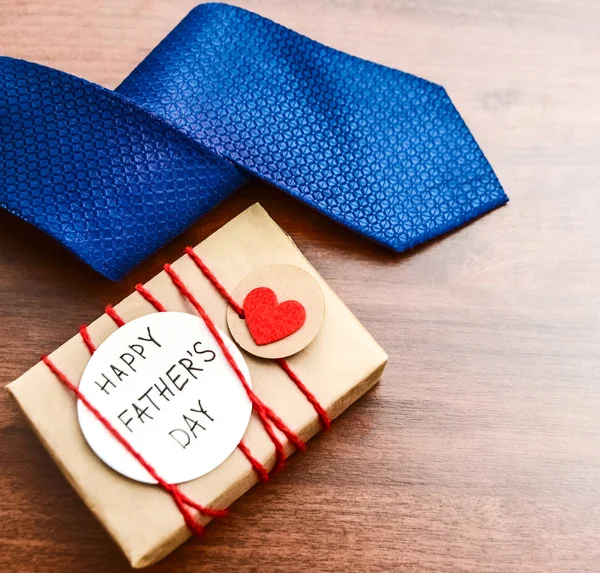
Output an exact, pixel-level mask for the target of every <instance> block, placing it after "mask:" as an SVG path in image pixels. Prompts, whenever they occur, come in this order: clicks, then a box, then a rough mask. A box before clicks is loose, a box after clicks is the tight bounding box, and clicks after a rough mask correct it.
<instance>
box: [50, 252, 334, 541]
mask: <svg viewBox="0 0 600 573" xmlns="http://www.w3.org/2000/svg"><path fill="white" fill-rule="evenodd" d="M185 252H186V253H187V254H188V256H189V257H190V258H191V259H192V260H193V261H194V263H195V264H196V266H197V267H198V268H199V269H200V270H201V271H202V273H203V274H204V276H205V277H206V278H207V279H208V280H209V281H210V282H211V284H212V285H213V286H214V287H215V289H216V290H217V291H218V292H219V294H221V296H222V297H223V298H224V299H225V300H226V301H227V303H228V304H229V305H230V306H231V307H232V308H233V310H234V311H235V312H236V313H237V314H238V316H239V317H240V318H244V310H243V309H242V307H241V306H240V305H239V304H237V302H236V301H235V300H234V299H233V298H232V297H231V295H230V294H229V293H228V292H227V290H226V289H225V287H224V286H223V285H221V283H220V282H219V281H218V279H217V278H216V277H215V275H214V274H213V273H212V272H211V271H210V269H209V268H208V267H207V266H206V265H205V264H204V263H203V261H202V260H201V259H200V257H199V256H198V255H197V254H196V253H195V252H194V250H193V249H192V248H191V247H187V248H186V249H185ZM164 270H165V272H166V273H167V275H168V276H169V278H170V279H171V281H172V282H173V284H174V285H175V286H176V287H177V289H178V290H179V291H180V293H181V294H182V295H183V296H184V297H185V298H186V299H187V300H188V301H189V302H190V304H191V305H192V306H193V307H194V309H195V310H196V312H197V313H198V314H199V315H200V317H201V318H202V320H203V321H204V323H205V324H206V326H207V327H208V329H209V331H210V332H211V334H212V335H213V337H214V338H215V340H216V341H217V343H218V345H219V347H220V348H221V350H222V352H223V354H224V356H225V358H226V359H227V362H228V363H229V364H230V366H231V367H232V368H233V370H234V372H235V373H236V374H237V376H238V378H239V380H240V382H241V383H242V386H243V387H244V389H245V390H246V394H247V395H248V398H249V399H250V401H251V402H252V405H253V406H254V408H255V410H256V412H257V414H258V416H259V418H260V420H261V422H262V424H263V427H264V428H265V431H266V432H267V434H268V436H269V438H270V439H271V441H272V442H273V445H274V446H275V457H276V461H275V470H276V471H277V470H279V469H281V468H282V467H283V464H284V462H285V450H284V447H283V445H282V443H281V441H280V440H279V438H278V437H277V435H276V434H275V431H274V429H273V427H272V425H271V424H273V425H274V426H275V427H276V428H277V429H278V430H279V431H281V432H282V433H283V434H284V435H285V436H286V437H287V438H288V440H289V441H290V442H291V443H292V444H293V445H294V446H295V447H296V448H298V449H300V450H304V449H305V444H304V442H303V441H302V440H301V439H300V438H299V437H298V436H297V435H296V434H295V433H294V432H293V431H292V430H291V429H290V428H289V427H288V426H287V425H286V424H285V423H284V422H283V420H282V419H281V418H279V416H277V414H276V413H275V412H274V411H273V410H272V409H271V408H269V407H268V406H267V405H266V404H264V403H263V402H262V400H261V399H260V398H259V397H258V396H257V395H256V394H255V393H254V391H253V390H252V388H250V386H249V384H248V382H247V380H246V378H245V377H244V375H243V373H242V371H241V370H240V369H239V367H238V365H237V363H236V362H235V360H234V359H233V356H232V355H231V353H230V352H229V350H228V348H227V347H226V346H225V343H224V341H223V339H222V337H221V335H220V333H219V331H218V330H217V328H216V326H215V324H214V322H213V321H212V320H211V318H210V317H209V316H208V314H207V313H206V311H205V310H204V308H203V307H202V305H201V304H200V303H199V302H198V300H197V299H196V298H195V297H194V295H193V294H192V293H191V291H190V290H189V289H188V288H187V287H186V286H185V284H184V283H183V281H182V280H181V278H180V277H179V275H178V274H177V273H176V272H175V271H174V270H173V269H172V267H171V265H168V264H167V265H165V266H164ZM135 289H136V291H137V292H139V293H140V295H142V296H143V297H144V299H145V300H147V301H148V302H149V303H150V304H152V306H153V307H154V308H155V309H156V310H157V311H159V312H166V310H167V309H166V307H165V306H164V305H163V304H162V303H161V302H160V301H159V300H158V299H156V298H155V297H154V296H153V295H152V294H151V293H150V292H149V291H148V290H147V289H146V288H145V287H144V286H143V285H141V284H138V285H136V287H135ZM105 312H106V314H107V315H108V316H109V317H110V318H112V320H113V321H114V322H115V324H116V325H117V327H121V326H123V325H124V324H125V321H124V320H123V319H122V318H121V317H120V316H119V314H118V313H117V312H116V311H115V309H114V308H113V307H112V306H110V305H108V306H107V307H106V308H105ZM79 332H80V334H81V338H82V339H83V342H84V343H85V345H86V347H87V348H88V350H89V352H90V354H93V353H94V352H95V350H96V346H95V344H94V343H93V341H92V339H91V336H90V334H89V331H88V329H87V326H85V325H83V326H81V327H80V329H79ZM42 361H43V362H44V364H46V366H47V367H48V368H49V369H50V370H51V372H52V373H53V374H54V375H55V376H56V377H57V378H58V379H59V380H60V381H61V382H62V383H63V384H64V385H65V386H66V387H67V388H68V389H69V390H71V391H72V392H73V393H74V394H75V395H76V396H77V398H78V399H79V400H80V401H81V402H82V403H83V404H84V405H85V407H86V408H87V409H88V410H89V411H90V412H91V413H92V414H93V415H94V416H95V417H96V418H97V419H98V420H99V421H100V422H101V423H102V424H103V425H104V427H105V428H106V429H107V430H108V432H109V433H110V434H111V435H112V436H113V437H114V438H115V439H116V440H117V441H118V442H119V443H120V444H121V445H123V447H124V448H125V449H126V450H127V451H128V452H129V453H130V454H131V455H132V456H133V457H134V458H135V459H136V460H137V461H138V462H139V463H140V464H141V465H142V467H143V468H144V469H145V470H146V471H147V472H148V473H149V474H150V475H151V476H152V477H153V478H154V479H155V480H156V481H157V482H158V484H159V485H160V486H161V487H162V488H163V489H164V490H165V491H166V492H167V493H169V494H170V495H171V497H172V498H173V501H174V502H175V505H176V506H177V508H178V509H179V511H180V513H181V514H182V516H183V518H184V520H185V523H186V524H187V526H188V527H189V528H190V530H191V531H192V532H194V533H196V534H197V535H200V534H202V532H203V528H202V526H201V525H200V524H199V523H198V522H197V521H196V519H195V518H194V515H193V514H192V512H191V511H190V508H192V509H195V510H196V511H198V512H199V513H201V514H203V515H206V516H210V517H220V516H223V515H226V514H227V510H226V509H211V508H207V507H204V506H202V505H200V504H198V503H196V502H195V501H193V500H192V499H190V498H189V497H187V496H186V495H185V494H184V493H183V492H182V491H181V490H180V489H179V488H178V487H177V486H176V485H174V484H169V483H167V482H166V481H165V480H164V479H163V478H161V477H160V476H159V475H158V473H157V472H156V470H155V469H154V468H153V467H152V466H151V465H150V464H149V463H148V462H147V461H146V460H145V459H144V458H143V457H142V456H141V455H140V454H139V453H138V452H137V451H136V450H135V449H134V448H133V447H132V446H131V444H130V443H129V442H128V441H127V440H126V439H125V438H124V437H123V436H122V435H121V434H120V433H119V432H118V431H117V429H116V428H115V427H114V426H113V425H112V424H111V423H110V422H109V420H108V419H107V418H105V417H104V416H103V415H102V414H101V413H100V411H99V410H97V409H96V408H95V407H94V406H93V404H91V403H90V402H89V401H88V399H87V398H86V397H85V396H84V395H83V394H82V393H81V392H80V391H79V388H78V387H77V386H76V385H75V384H73V383H72V382H71V381H70V380H69V379H68V378H67V376H66V375H65V374H64V373H63V372H62V371H61V370H59V369H58V368H57V367H56V366H55V365H54V363H53V362H52V361H51V360H50V359H49V358H48V357H47V356H42ZM277 363H278V364H279V366H280V367H281V368H282V369H283V370H284V372H285V373H286V374H287V375H288V377H289V378H290V379H291V380H292V381H293V382H294V383H295V384H296V386H297V387H298V389H299V390H300V391H301V392H302V393H303V395H304V396H305V397H306V399H307V400H308V401H309V402H310V404H311V405H312V406H313V407H314V409H315V411H316V412H317V415H318V416H319V419H320V421H321V424H322V425H323V428H324V429H328V428H329V427H330V426H331V420H330V419H329V416H328V415H327V412H326V411H325V409H324V408H323V407H322V406H321V405H320V404H319V402H318V400H317V399H316V398H315V396H314V395H313V394H312V393H311V392H310V391H309V390H308V388H307V387H306V386H305V385H304V383H303V382H302V381H301V380H300V379H299V378H298V376H297V375H296V374H295V373H294V372H293V371H292V369H291V368H290V367H289V365H288V364H287V362H286V361H285V360H284V359H279V360H277ZM238 447H239V449H240V451H241V452H242V453H243V454H244V455H245V456H246V458H247V459H248V461H249V462H250V464H251V465H252V468H253V469H254V470H255V471H256V473H257V475H258V477H259V478H260V479H261V480H262V481H267V480H268V479H269V474H268V471H267V470H266V469H265V467H264V466H263V465H262V464H261V463H260V462H259V461H258V460H257V459H256V458H254V457H253V456H252V454H251V452H250V450H249V449H248V447H247V446H246V444H244V442H243V441H241V442H240V443H239V444H238Z"/></svg>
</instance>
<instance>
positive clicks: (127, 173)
mask: <svg viewBox="0 0 600 573" xmlns="http://www.w3.org/2000/svg"><path fill="white" fill-rule="evenodd" d="M250 177H258V178H260V179H263V180H265V181H268V182H269V183H271V184H273V185H275V186H277V187H279V188H280V189H282V190H283V191H285V192H286V193H289V194H290V195H292V196H294V197H297V198H298V199H300V200H302V201H304V202H306V203H308V204H309V205H311V206H312V207H314V208H316V209H317V210H319V211H321V212H322V213H324V214H326V215H328V216H329V217H331V218H333V219H335V220H336V221H338V222H340V223H341V224H343V225H345V226H346V227H349V228H350V229H353V230H355V231H357V232H359V233H361V234H363V235H365V236H367V237H369V238H371V239H373V240H375V241H377V242H379V243H382V244H383V245H386V246H388V247H390V248H391V249H393V250H395V251H403V250H405V249H407V248H410V247H413V246H415V245H417V244H418V243H421V242H423V241H426V240H428V239H430V238H432V237H434V236H436V235H439V234H442V233H444V232H447V231H449V230H451V229H454V228H456V227H458V226H460V225H462V224H464V223H466V222H467V221H469V220H471V219H473V218H475V217H477V216H479V215H481V214H483V213H485V212H487V211H489V210H491V209H493V208H495V207H498V206H499V205H502V204H504V203H506V201H507V200H508V198H507V197H506V195H505V193H504V191H503V190H502V187H501V185H500V183H499V182H498V179H497V178H496V176H495V174H494V172H493V170H492V168H491V166H490V164H489V163H488V161H487V160H486V158H485V156H484V155H483V152H482V151H481V149H480V148H479V147H478V145H477V143H476V142H475V140H474V138H473V136H472V135H471V133H470V132H469V130H468V128H467V127H466V125H465V123H464V122H463V120H462V118H461V117H460V114H459V113H458V112H457V110H456V109H455V107H454V106H453V104H452V102H451V101H450V99H449V97H448V95H447V94H446V92H445V90H444V88H442V87H441V86H438V85H436V84H433V83H431V82H428V81H425V80H422V79H420V78H417V77H414V76H411V75H409V74H405V73H403V72H399V71H396V70H392V69H390V68H386V67H384V66H380V65H378V64H374V63H371V62H367V61H364V60H361V59H358V58H355V57H353V56H349V55H347V54H344V53H342V52H338V51H336V50H333V49H331V48H328V47H326V46H323V45H321V44H319V43H317V42H314V41H312V40H310V39H308V38H306V37H304V36H301V35H299V34H297V33H295V32H293V31H291V30H288V29H287V28H284V27H283V26H280V25H278V24H276V23H274V22H272V21H270V20H267V19H265V18H262V17H261V16H258V15H256V14H253V13H251V12H247V11H245V10H242V9H240V8H236V7H233V6H228V5H223V4H203V5H200V6H198V7H197V8H195V9H194V10H193V11H192V12H191V13H190V14H189V15H188V16H187V17H186V18H185V19H184V20H183V21H182V22H181V23H180V24H179V25H178V26H177V27H176V28H175V29H174V30H173V31H172V32H171V33H170V34H169V35H168V36H167V37H166V38H165V39H164V40H163V42H161V44H159V46H157V47H156V48H155V49H154V50H153V51H152V52H151V53H150V54H149V55H148V57H147V58H146V59H145V60H144V61H143V62H142V63H141V64H140V65H139V66H138V67H137V68H136V69H135V70H134V71H133V72H132V73H131V75H130V76H129V77H128V78H127V79H126V80H125V81H124V82H123V83H122V84H121V85H120V86H119V87H118V88H117V89H116V90H115V91H110V90H106V89H104V88H102V87H100V86H97V85H95V84H91V83H89V82H87V81H85V80H82V79H79V78H76V77H73V76H70V75H68V74H65V73H62V72H59V71H56V70H52V69H50V68H46V67H43V66H39V65H36V64H31V63H28V62H24V61H20V60H15V59H12V58H0V206H3V207H4V208H6V209H8V210H9V211H11V212H12V213H15V214H16V215H17V216H19V217H21V218H23V219H25V220H26V221H29V222H31V223H32V224H34V225H36V226H37V227H39V228H41V229H42V230H44V231H45V232H47V233H49V234H50V235H52V236H53V237H54V238H56V239H57V240H59V241H60V242H61V243H63V244H64V245H65V246H67V247H68V248H69V249H70V250H72V251H73V252H74V253H75V254H76V255H78V256H79V257H80V258H81V259H83V260H84V261H85V262H86V263H88V264H89V265H91V266H92V267H93V268H95V269H96V270H98V271H99V272H101V273H102V274H104V275H105V276H107V277H109V278H111V279H115V280H116V279H118V278H119V277H121V276H122V275H123V274H124V273H126V272H127V271H128V270H130V269H131V268H132V267H133V266H134V265H135V264H137V263H139V262H140V261H141V260H142V259H143V258H145V257H146V256H148V255H149V254H151V253H152V252H154V251H155V250H156V249H158V248H159V247H160V246H161V245H163V244H164V243H166V242H167V241H168V240H170V239H171V238H173V237H174V236H176V235H177V234H179V233H181V232H182V231H183V230H184V229H185V228H186V227H187V226H189V225H190V224H191V223H193V222H194V221H195V220H196V219H197V218H198V217H199V216H201V215H203V214H204V213H206V212H207V211H208V210H209V209H211V208H212V207H214V206H215V205H216V204H217V203H218V202H219V201H221V200H222V199H224V198H225V197H227V196H228V195H229V194H230V193H232V192H233V191H234V190H235V189H237V188H238V187H240V186H241V185H243V184H244V183H245V182H246V181H247V180H248V178H250Z"/></svg>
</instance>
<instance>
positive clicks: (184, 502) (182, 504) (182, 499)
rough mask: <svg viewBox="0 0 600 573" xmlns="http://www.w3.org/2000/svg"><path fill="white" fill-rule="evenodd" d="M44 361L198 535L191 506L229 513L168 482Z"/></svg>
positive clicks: (202, 510) (209, 512)
mask: <svg viewBox="0 0 600 573" xmlns="http://www.w3.org/2000/svg"><path fill="white" fill-rule="evenodd" d="M42 362H44V364H45V365H46V366H47V367H48V368H49V369H50V370H51V372H52V373H53V374H54V375H55V376H56V377H57V378H58V379H59V380H60V381H61V382H62V383H63V384H64V385H65V386H66V387H67V388H68V389H69V390H71V392H73V393H74V394H75V395H76V396H77V398H78V399H79V400H80V401H81V402H82V403H83V405H84V406H85V407H86V408H87V409H88V410H89V411H90V412H91V413H92V414H93V415H94V416H95V417H96V419H97V420H98V421H99V422H101V423H102V425H103V426H104V427H105V428H106V429H107V430H108V431H109V432H110V434H111V435H112V436H113V437H114V438H115V439H116V440H117V441H118V442H119V443H120V444H121V445H122V446H123V447H124V448H125V449H126V450H127V451H128V452H129V453H130V454H131V455H132V456H133V457H134V458H135V459H136V460H137V461H138V462H139V463H140V464H141V465H142V467H143V468H144V469H145V470H146V471H147V472H148V473H149V474H150V475H151V476H152V477H153V478H154V479H155V480H156V481H157V482H158V484H159V485H160V486H161V487H162V488H163V489H164V490H165V491H166V492H167V493H169V494H170V495H171V497H172V498H173V500H174V501H175V504H176V505H177V508H178V509H179V511H180V512H181V514H182V516H183V518H184V520H185V522H186V524H187V526H188V527H189V528H190V529H191V530H192V531H193V532H194V533H196V534H197V535H201V534H202V532H203V528H202V525H200V524H199V523H198V522H197V521H196V519H195V518H194V515H193V514H192V513H191V511H190V509H189V508H192V509H195V510H197V511H198V512H200V513H201V514H203V515H207V516H210V517H221V516H223V515H227V510H226V509H211V508H208V507H204V506H202V505H200V504H199V503H196V502H195V501H193V500H192V499H190V498H189V497H187V496H186V495H185V494H184V493H183V492H182V491H181V490H180V489H179V488H178V487H177V486H176V485H174V484H170V483H167V482H166V481H165V480H164V479H163V478H161V477H160V476H159V475H158V473H157V472H156V470H155V469H154V468H153V467H152V466H151V465H150V464H149V463H148V462H147V461H146V460H145V459H144V458H143V457H142V456H141V455H140V454H139V453H138V452H137V450H135V449H134V448H133V446H132V445H131V444H130V443H129V442H128V441H127V440H126V439H125V438H124V437H123V436H122V435H121V434H120V433H119V432H118V430H117V429H116V428H115V427H114V426H113V425H112V424H111V423H110V422H109V421H108V419H107V418H105V417H104V416H103V415H102V414H101V413H100V411H99V410H97V409H96V408H95V407H94V405H93V404H92V403H91V402H90V401H89V400H88V399H87V398H86V397H85V395H84V394H83V393H82V392H80V391H79V388H78V387H77V386H75V384H73V383H72V382H71V381H70V380H69V379H68V378H67V376H66V375H65V373H64V372H62V371H61V370H59V369H58V368H57V367H56V366H55V364H54V363H53V362H52V361H51V360H50V358H48V356H42Z"/></svg>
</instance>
